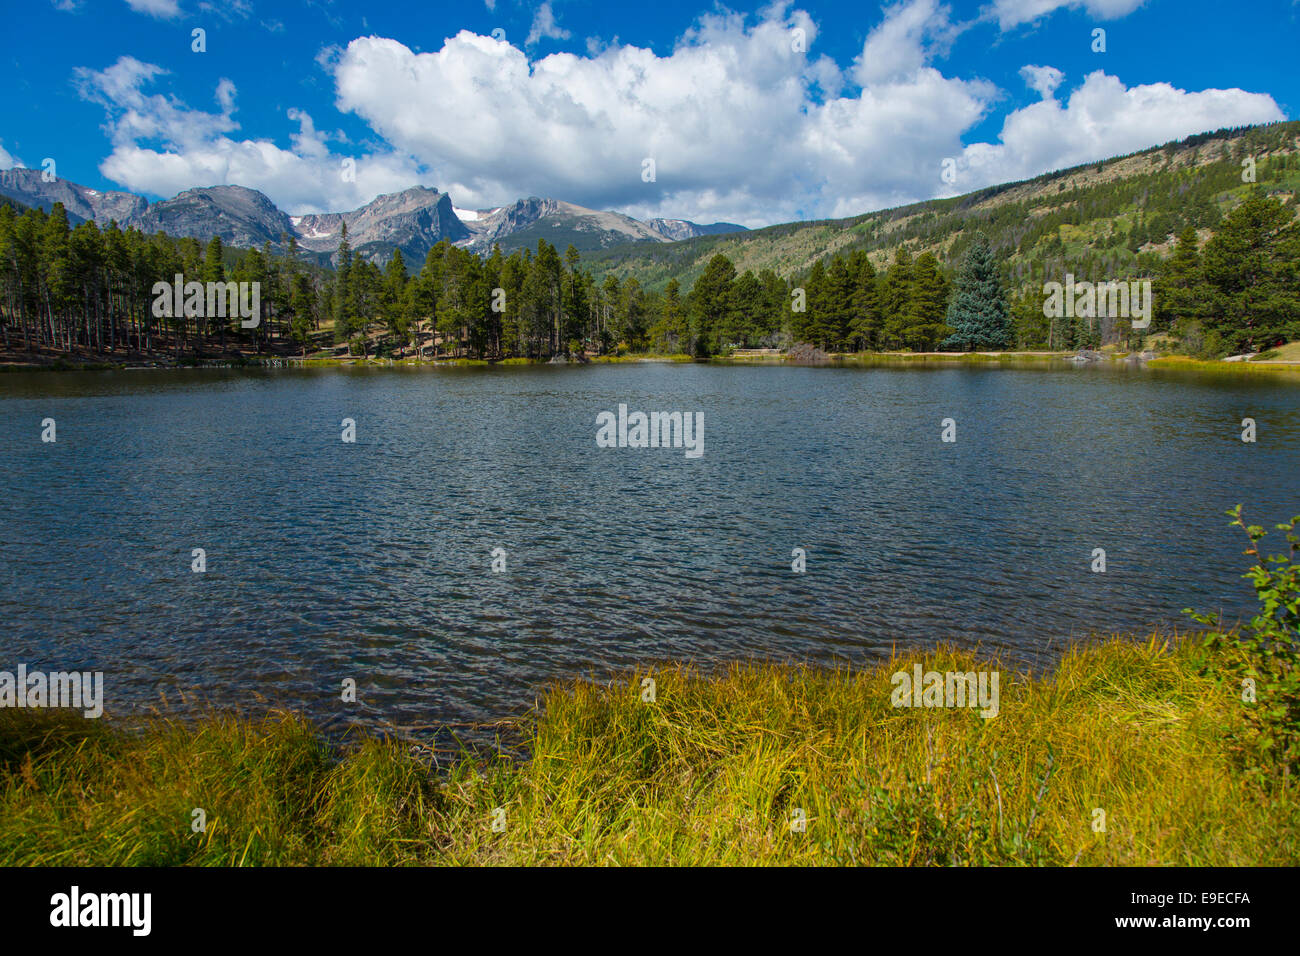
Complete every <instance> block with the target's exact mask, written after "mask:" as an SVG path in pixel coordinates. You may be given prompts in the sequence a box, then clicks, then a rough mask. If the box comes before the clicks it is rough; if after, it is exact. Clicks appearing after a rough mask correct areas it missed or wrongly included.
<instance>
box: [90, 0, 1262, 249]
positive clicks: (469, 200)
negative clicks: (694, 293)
mask: <svg viewBox="0 0 1300 956" xmlns="http://www.w3.org/2000/svg"><path fill="white" fill-rule="evenodd" d="M1098 2H1100V0H1098ZM1107 2H1109V0H1107ZM960 29H961V28H960V27H958V26H955V25H954V24H953V22H952V20H951V16H950V14H949V11H948V8H947V7H946V6H944V5H942V4H940V3H939V2H937V0H910V2H906V3H900V4H895V5H894V6H892V7H890V8H888V9H887V10H886V11H885V16H884V18H883V20H882V21H881V22H880V24H879V25H878V26H877V27H876V29H875V30H873V31H872V32H871V33H870V34H869V35H868V37H867V38H866V39H865V41H864V44H863V48H862V53H861V55H860V56H858V57H857V58H856V59H855V60H854V61H853V62H852V63H851V64H849V65H847V66H845V67H841V66H839V65H837V64H836V63H835V62H834V61H832V60H830V59H829V58H827V57H825V56H821V55H817V54H816V53H815V52H813V51H815V50H816V43H815V41H816V38H817V27H816V24H815V23H814V22H813V20H812V18H811V17H810V16H809V15H808V14H807V13H806V12H804V11H802V10H798V9H791V8H790V6H789V5H788V4H776V5H774V6H771V7H769V8H767V9H766V10H764V11H762V12H761V13H760V14H759V15H758V16H757V17H749V18H747V17H745V16H743V15H740V14H731V13H718V14H711V15H706V16H704V17H702V18H701V19H700V20H699V21H698V22H697V23H696V24H694V25H693V26H692V27H691V28H690V29H688V30H687V31H686V32H685V33H684V35H683V36H682V37H681V38H680V40H679V41H678V42H677V44H676V46H675V47H674V48H673V49H672V50H671V51H670V52H667V53H665V54H664V55H659V54H656V53H655V52H654V51H652V50H649V49H645V48H642V47H637V46H633V45H629V44H623V43H620V42H619V41H618V40H614V41H612V42H611V43H609V44H608V45H591V46H590V47H589V48H588V52H587V53H586V54H585V55H578V54H574V53H567V52H565V53H555V54H551V55H549V56H545V57H542V58H539V59H530V58H529V56H528V54H527V53H526V52H525V51H524V50H522V49H520V48H518V47H515V46H512V45H511V44H509V43H507V42H505V41H498V40H495V39H492V38H491V37H486V36H480V35H478V34H475V33H473V32H470V31H468V30H465V31H461V32H460V33H458V34H457V35H456V36H454V37H450V38H448V39H446V40H445V41H444V42H443V44H442V47H441V49H437V50H433V51H431V52H424V53H417V52H415V51H413V50H411V49H410V48H408V47H407V46H405V45H404V44H402V43H400V42H398V41H396V40H393V39H388V38H384V37H379V36H367V37H360V38H357V39H354V40H353V41H352V42H351V43H349V44H348V45H347V47H346V48H344V49H337V48H332V49H330V50H327V51H322V54H321V55H320V57H319V58H318V63H319V64H320V65H321V66H322V68H324V69H325V70H326V71H327V72H328V73H329V74H330V75H331V76H332V78H333V82H334V86H335V95H336V101H335V102H336V106H337V107H338V109H340V110H341V111H344V112H348V113H351V114H354V115H355V116H356V117H358V118H360V119H361V120H362V121H364V122H365V123H366V124H367V125H368V126H369V128H370V129H371V130H372V131H373V132H374V133H375V134H376V136H377V137H378V138H382V140H383V144H382V145H381V146H380V147H376V148H374V149H373V151H372V152H371V153H369V154H366V155H364V156H360V157H358V161H357V177H356V182H353V183H349V182H346V181H344V180H343V179H342V177H341V176H340V175H339V167H340V162H341V157H340V156H339V155H338V154H337V153H334V152H333V151H332V150H331V148H330V143H331V142H333V143H335V144H336V145H337V144H338V143H340V142H342V137H341V135H340V134H333V135H331V136H329V137H327V136H325V135H324V134H323V133H321V131H319V130H318V129H317V128H316V126H315V124H314V122H313V120H312V117H311V116H309V115H308V114H307V113H305V112H304V111H302V110H297V109H295V110H290V111H289V113H288V117H287V118H288V119H289V120H290V121H292V122H293V123H296V124H297V126H298V132H297V133H295V134H292V135H291V136H290V137H289V139H288V141H287V142H286V144H284V145H280V144H276V143H273V142H271V141H269V140H260V139H245V138H240V137H239V136H238V134H237V130H238V123H237V122H236V120H235V118H234V117H235V103H236V96H237V92H236V90H235V89H234V86H233V84H230V85H228V86H219V87H218V89H217V91H216V94H215V102H216V106H217V109H216V110H215V111H211V112H209V111H204V110H196V109H190V108H189V107H187V106H185V105H184V104H183V103H180V102H179V101H177V100H175V99H174V98H171V97H168V96H164V95H161V94H156V93H151V92H149V90H150V88H151V85H161V82H162V77H163V71H161V70H160V69H159V68H158V67H156V66H152V65H150V64H147V63H142V62H140V61H137V60H134V59H132V58H130V57H123V58H122V59H120V60H119V61H118V62H117V63H116V64H114V65H113V66H112V67H110V68H109V69H107V70H104V71H102V72H99V73H93V72H89V71H82V74H81V82H82V85H83V93H84V95H86V96H88V97H91V98H93V99H96V100H98V101H99V102H101V103H103V104H104V105H105V107H106V109H107V110H108V113H109V124H108V128H109V130H110V134H111V136H112V139H113V143H114V148H113V152H112V154H111V155H110V156H109V157H108V158H107V159H106V160H105V161H104V163H103V165H102V166H101V167H100V168H101V171H102V172H104V174H105V175H106V176H108V177H109V178H112V179H114V180H115V181H117V182H119V183H121V184H123V185H125V186H127V187H128V188H132V189H138V190H141V191H146V192H151V193H154V194H167V195H170V194H171V193H174V192H176V191H179V190H181V189H185V188H188V187H191V186H196V185H210V184H215V183H223V182H224V183H239V184H242V185H247V186H252V187H255V188H258V189H261V190H262V191H264V192H266V193H267V194H268V195H269V196H270V197H271V198H272V199H273V200H274V201H275V202H276V203H277V204H279V205H280V206H282V207H283V208H286V209H288V210H289V211H290V212H294V213H302V212H308V211H321V210H326V209H336V210H337V209H348V208H353V207H355V206H357V205H360V204H362V203H364V202H366V201H369V200H370V199H372V198H373V197H374V196H375V195H377V194H378V193H381V192H391V191H395V190H399V189H402V188H405V187H407V186H410V185H413V184H416V183H422V184H426V185H436V186H438V187H439V188H441V189H444V190H446V191H448V192H450V193H451V195H452V197H453V199H454V200H455V202H456V205H458V206H460V207H461V208H487V207H494V206H499V205H503V204H506V203H509V202H513V201H514V200H515V199H517V198H520V197H524V196H530V195H536V196H548V197H554V198H559V199H565V200H569V201H571V202H576V203H580V204H582V205H585V206H590V207H593V208H600V209H617V210H620V211H624V212H627V213H629V214H631V215H634V216H638V217H643V218H645V217H650V216H663V217H666V218H688V219H693V220H696V221H705V222H707V221H712V220H715V219H724V220H729V221H733V222H740V223H743V224H745V225H749V226H757V225H765V224H768V223H773V222H782V221H788V220H792V219H800V218H820V217H830V216H847V215H853V214H856V213H861V212H865V211H869V210H872V209H879V208H882V207H885V206H891V205H897V204H900V203H904V202H910V201H914V200H917V199H926V198H931V197H934V196H937V195H952V194H954V193H957V192H966V191H968V190H972V189H976V188H979V187H980V186H984V185H989V184H992V183H998V182H1005V181H1007V180H1010V179H1019V178H1026V177H1029V176H1033V175H1037V174H1039V173H1042V172H1047V171H1050V170H1053V169H1057V168H1061V167H1063V166H1069V165H1075V164H1078V163H1083V162H1089V161H1094V160H1097V159H1101V158H1105V157H1107V156H1111V155H1115V154H1119V153H1124V152H1131V151H1133V150H1137V149H1141V148H1144V147H1147V146H1152V145H1157V144H1160V143H1163V142H1166V141H1168V140H1171V139H1176V138H1181V137H1183V136H1187V135H1190V134H1192V133H1197V132H1202V131H1204V130H1210V129H1217V128H1220V127H1223V126H1235V125H1241V124H1245V123H1257V122H1267V121H1272V120H1278V119H1283V118H1284V116H1283V114H1282V112H1281V110H1280V109H1279V108H1278V107H1277V104H1276V103H1275V102H1274V101H1273V100H1272V98H1271V97H1269V96H1267V95H1263V94H1256V93H1248V92H1245V91H1243V90H1203V91H1199V92H1198V91H1186V90H1181V89H1176V88H1175V87H1173V86H1171V85H1169V84H1163V83H1156V84H1148V85H1141V86H1133V87H1126V86H1125V85H1124V84H1123V83H1122V82H1121V81H1120V80H1119V79H1118V78H1117V77H1114V76H1107V75H1106V74H1104V73H1102V72H1100V71H1098V72H1095V73H1093V74H1091V75H1089V76H1087V77H1086V78H1084V79H1083V81H1082V83H1081V84H1079V85H1078V86H1077V88H1075V89H1073V90H1072V91H1071V92H1069V95H1068V97H1065V98H1064V99H1063V100H1062V99H1061V98H1059V97H1058V91H1060V90H1061V89H1062V88H1063V87H1066V88H1068V86H1069V80H1068V78H1067V77H1066V76H1065V75H1064V74H1063V73H1062V72H1061V71H1060V70H1058V69H1056V68H1054V67H1052V66H1044V65H1030V66H1026V67H1024V68H1023V70H1022V74H1021V75H1022V77H1023V79H1024V80H1025V82H1026V84H1027V85H1028V86H1029V87H1030V88H1031V89H1033V90H1035V91H1036V92H1037V93H1038V95H1039V97H1040V99H1039V100H1038V101H1036V102H1033V103H1031V104H1029V105H1027V106H1025V107H1023V108H1021V109H1017V110H1014V111H1012V112H1010V113H1008V114H1007V115H1006V117H1005V119H1004V121H1003V124H1002V129H1001V132H1000V135H999V136H998V138H997V140H996V142H984V143H966V142H965V140H964V138H965V137H966V136H967V134H968V133H969V131H970V130H971V129H973V128H974V127H976V126H977V125H978V124H979V123H981V122H982V121H983V120H985V119H986V118H987V116H988V114H989V111H990V110H991V108H992V106H993V105H994V104H995V103H996V102H998V101H999V100H1000V99H1001V98H1002V97H1003V96H1004V93H1003V92H1002V91H1001V90H999V89H997V88H996V87H995V86H994V85H993V84H991V83H989V82H987V81H984V80H977V79H964V78H961V77H956V76H949V75H945V73H944V72H943V71H942V70H941V69H939V68H938V66H936V65H935V64H936V61H938V60H939V59H941V54H942V51H943V50H944V49H945V48H946V46H947V44H949V43H951V42H952V40H953V38H954V37H955V36H956V35H957V33H958V32H959V31H960ZM795 31H803V36H802V42H796V39H797V37H798V34H796V32H795ZM1074 82H1076V83H1077V82H1078V80H1077V78H1076V79H1075V80H1074ZM947 158H951V159H953V160H954V161H955V163H956V167H957V171H958V179H957V182H956V183H955V184H948V183H945V182H944V181H943V179H942V177H941V172H942V170H943V162H944V160H945V159H947ZM647 159H652V160H654V165H655V179H654V181H653V182H646V181H644V179H643V171H644V170H645V169H646V164H645V160H647Z"/></svg>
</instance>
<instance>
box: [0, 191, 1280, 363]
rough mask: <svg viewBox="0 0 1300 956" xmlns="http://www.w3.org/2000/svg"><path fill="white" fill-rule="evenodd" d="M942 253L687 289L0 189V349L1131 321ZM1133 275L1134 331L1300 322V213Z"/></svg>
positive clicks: (1243, 342) (1263, 211)
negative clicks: (1082, 311)
mask: <svg viewBox="0 0 1300 956" xmlns="http://www.w3.org/2000/svg"><path fill="white" fill-rule="evenodd" d="M952 252H953V250H952V248H951V247H950V248H949V250H948V254H947V255H946V259H947V262H943V261H941V260H940V259H939V258H938V257H937V256H936V254H935V252H934V251H931V250H928V249H927V250H924V251H916V252H914V251H913V248H912V247H911V246H910V245H909V244H907V243H904V244H902V245H900V246H898V247H897V249H895V250H894V254H893V258H892V261H890V262H889V263H888V264H887V265H885V264H884V263H881V265H879V266H877V265H876V264H874V263H873V261H872V257H871V255H870V254H869V253H868V252H867V251H865V250H863V249H855V250H853V251H851V252H848V253H847V254H836V255H830V256H823V257H821V258H818V259H817V260H816V261H815V262H813V263H812V265H811V266H810V267H809V268H808V269H806V270H805V271H803V272H801V273H798V274H795V275H793V276H791V277H789V278H786V277H782V276H779V275H777V274H776V273H775V272H773V271H772V270H771V269H763V270H760V271H759V272H757V273H755V272H753V271H751V270H747V271H745V272H743V273H738V272H737V270H736V267H735V265H734V264H733V263H732V261H731V260H730V259H729V258H728V257H727V256H725V255H722V254H716V255H714V256H713V257H712V258H711V259H710V260H709V261H708V263H707V265H706V267H705V268H704V271H703V272H702V273H701V274H700V276H699V277H698V278H697V279H696V281H695V282H694V284H693V285H692V287H691V288H690V289H689V290H688V291H683V290H682V288H681V287H680V285H679V283H678V282H677V280H675V279H670V280H669V281H668V282H667V283H666V284H665V286H664V287H663V288H662V289H661V290H647V289H645V288H643V287H642V286H641V284H640V282H639V281H638V280H637V279H636V278H635V277H626V278H623V279H621V280H620V279H619V277H618V276H616V275H613V274H608V275H605V276H604V277H603V278H600V279H597V278H596V277H594V276H593V274H592V272H591V271H590V269H587V268H584V264H583V262H582V259H581V256H580V255H579V253H578V251H577V250H576V249H575V248H574V247H573V246H569V248H568V249H567V250H566V252H565V253H564V255H563V256H561V255H560V254H559V252H558V250H557V249H556V248H555V247H554V246H553V245H551V244H550V243H548V242H546V241H545V240H541V241H539V243H538V245H537V249H536V250H535V251H534V250H530V249H524V250H519V251H516V252H513V253H511V254H510V255H508V256H507V255H503V254H502V252H501V250H500V249H499V248H495V249H494V250H493V251H492V253H491V255H488V256H486V257H481V256H478V255H476V254H474V253H471V252H468V251H466V250H464V249H461V248H459V247H457V246H454V245H452V244H451V243H449V242H447V241H445V240H444V241H442V242H439V243H437V244H436V245H435V246H434V247H433V248H431V249H430V250H429V252H428V254H427V255H426V256H425V258H424V261H423V262H422V263H419V265H418V268H414V269H412V268H408V266H407V263H406V261H405V259H404V258H403V256H402V254H401V252H400V251H395V252H394V253H393V255H392V257H391V258H390V259H389V260H388V261H387V262H386V263H384V264H383V265H380V264H378V263H376V262H373V261H371V260H369V259H366V258H365V257H362V256H358V255H356V254H354V253H353V251H352V249H351V247H350V243H349V241H348V238H347V231H346V227H345V228H344V230H343V232H342V235H341V238H340V242H339V246H338V250H337V252H336V254H335V256H334V257H333V263H334V268H333V269H328V268H324V267H321V266H319V265H318V264H316V263H314V262H312V261H310V260H309V258H308V257H305V256H303V255H302V254H301V253H300V251H299V250H298V248H297V245H296V243H295V241H294V239H293V237H284V240H283V241H282V243H280V245H279V246H278V247H277V248H272V246H271V245H270V244H269V243H268V244H265V245H263V247H262V248H260V249H248V250H234V249H229V248H226V247H225V246H223V244H222V242H221V240H220V239H218V238H213V239H212V240H210V241H209V242H208V243H206V244H204V245H201V244H200V243H199V242H198V241H196V240H194V239H190V238H174V237H170V236H166V235H164V234H161V233H159V234H156V235H145V234H143V233H142V232H140V231H139V230H138V229H128V230H122V229H119V228H118V226H117V224H116V223H110V224H109V225H108V226H107V227H104V228H101V227H99V226H97V225H96V224H95V223H94V222H81V223H78V224H77V225H76V226H75V227H74V226H71V225H70V224H69V220H68V216H67V213H66V211H65V210H64V209H63V207H62V206H61V205H59V204H55V205H54V207H53V208H52V210H51V212H50V213H48V214H47V213H44V212H42V211H41V210H39V209H28V210H25V211H23V212H21V213H19V212H18V211H16V210H15V209H14V208H13V207H11V206H10V205H0V331H2V333H3V343H4V348H5V350H6V351H16V350H19V349H21V350H26V351H31V350H37V349H46V350H53V351H56V352H72V351H74V350H82V351H85V352H88V353H94V352H99V353H114V352H120V351H127V352H138V353H146V354H148V353H161V352H171V353H173V354H174V355H176V356H204V355H211V354H214V353H216V354H221V353H224V352H226V351H228V350H229V349H230V348H234V347H238V348H241V349H252V350H253V351H257V352H261V351H263V350H268V351H276V352H281V353H283V352H288V351H291V350H296V351H300V352H301V353H302V354H306V353H307V351H308V349H312V350H316V349H319V348H322V347H329V346H334V347H336V348H340V349H347V350H348V351H349V352H351V353H354V354H362V355H379V356H385V355H390V356H391V355H419V356H421V357H429V358H435V357H438V356H463V357H474V358H485V359H500V358H507V357H514V356H521V357H528V358H534V359H546V358H550V357H553V356H556V355H564V354H567V355H574V354H578V353H596V354H607V353H610V352H613V351H616V350H619V349H626V350H628V351H632V352H658V353H687V354H690V355H693V356H696V357H707V356H710V355H715V354H718V353H720V352H725V351H727V350H729V349H732V348H773V347H787V346H790V345H793V344H795V343H806V344H809V345H812V346H815V347H817V348H820V349H822V350H824V351H826V352H842V351H871V350H911V351H930V350H934V349H944V350H949V349H957V350H962V349H1005V348H1022V349H1042V348H1049V349H1062V348H1078V347H1086V346H1095V345H1097V344H1100V342H1101V341H1102V340H1103V339H1104V338H1109V339H1110V340H1115V338H1117V337H1120V336H1122V335H1123V334H1125V333H1126V331H1127V327H1126V325H1125V324H1124V323H1123V322H1116V321H1113V320H1112V321H1110V323H1109V325H1108V324H1107V321H1106V318H1105V317H1100V318H1098V319H1097V320H1094V319H1093V318H1091V317H1089V318H1087V319H1081V318H1074V319H1071V320H1069V321H1063V320H1058V319H1052V318H1049V317H1048V316H1047V315H1046V312H1045V310H1044V308H1043V301H1044V293H1043V288H1042V284H1043V282H1046V281H1050V280H1058V281H1059V280H1060V279H1061V278H1063V273H1064V271H1065V263H1064V262H1059V263H1057V262H1052V263H1043V264H1042V266H1041V268H1040V269H1037V270H1034V271H1033V272H1031V273H1030V274H1028V275H1024V274H1021V273H1017V272H1015V271H1014V270H1012V269H1010V268H1009V266H1008V263H1007V262H1006V261H1005V259H1003V258H1000V257H999V256H998V255H997V254H996V253H995V251H994V246H993V245H992V244H991V243H990V241H989V239H988V237H987V236H986V235H985V234H984V233H983V231H981V230H978V229H972V230H971V232H970V234H969V235H967V234H963V236H962V237H961V256H960V260H959V261H958V260H957V257H955V256H954V255H953V254H952ZM953 262H957V268H955V269H954V268H951V267H950V265H949V263H953ZM1147 265H1148V266H1151V263H1149V262H1148V263H1147ZM1094 271H1095V270H1094ZM178 274H179V275H182V276H183V277H184V278H185V280H186V281H189V280H192V279H194V280H198V281H200V282H205V283H206V282H225V281H233V282H258V283H260V284H261V289H262V292H261V297H260V299H261V306H260V307H261V316H260V322H259V323H258V324H257V326H256V327H255V328H252V329H246V328H241V327H240V323H239V321H238V319H236V318H230V317H227V318H219V317H213V316H205V315H202V314H196V315H185V314H181V315H176V316H171V315H161V316H160V315H157V314H155V311H156V310H154V309H153V308H152V305H153V302H154V296H153V294H152V290H153V287H154V285H155V283H157V282H166V283H171V282H172V281H173V279H174V278H175V276H176V275H178ZM1137 277H1140V275H1139V276H1121V275H1112V276H1107V277H1105V278H1113V279H1117V280H1122V279H1126V278H1137ZM1146 277H1147V278H1150V279H1152V280H1153V281H1154V288H1155V294H1154V302H1155V315H1154V321H1153V323H1152V328H1151V329H1150V330H1148V331H1151V332H1159V331H1169V332H1174V333H1175V334H1177V335H1179V336H1180V337H1182V338H1183V339H1185V340H1187V341H1188V342H1190V343H1192V344H1193V346H1194V348H1195V349H1196V350H1199V351H1202V352H1205V353H1206V354H1226V353H1227V352H1229V351H1243V350H1254V349H1258V348H1263V347H1267V346H1269V345H1272V344H1274V343H1275V342H1277V341H1282V340H1287V339H1294V338H1300V324H1298V323H1300V318H1298V317H1300V281H1297V280H1298V279H1300V225H1297V223H1296V221H1295V216H1294V209H1293V208H1292V207H1291V206H1289V205H1288V204H1286V203H1285V202H1283V200H1282V199H1280V198H1276V197H1270V196H1267V195H1266V194H1265V193H1264V192H1263V191H1262V190H1259V189H1256V190H1254V191H1253V192H1251V193H1250V194H1249V195H1248V197H1247V198H1246V199H1245V200H1244V201H1243V202H1242V203H1240V204H1239V205H1238V206H1237V207H1236V208H1235V209H1233V210H1232V211H1231V212H1229V213H1227V214H1226V215H1224V216H1222V217H1219V218H1218V219H1216V228H1215V231H1214V234H1213V236H1212V237H1211V238H1209V239H1208V241H1206V242H1204V243H1202V241H1201V235H1200V232H1198V229H1197V227H1196V226H1195V225H1192V224H1189V225H1187V226H1186V227H1185V228H1184V229H1183V231H1182V233H1181V234H1180V235H1179V237H1178V239H1177V242H1176V243H1175V245H1174V247H1173V249H1172V253H1171V255H1169V256H1168V258H1166V259H1163V260H1158V261H1157V262H1156V263H1155V264H1154V267H1153V268H1148V269H1147V270H1146ZM1018 280H1019V284H1017V281H1018ZM1026 280H1027V281H1026Z"/></svg>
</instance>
